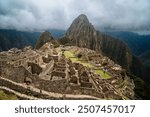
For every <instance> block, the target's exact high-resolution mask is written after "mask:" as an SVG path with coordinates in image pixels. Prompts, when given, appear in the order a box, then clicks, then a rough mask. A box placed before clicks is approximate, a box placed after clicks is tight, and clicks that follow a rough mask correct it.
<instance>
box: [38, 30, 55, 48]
mask: <svg viewBox="0 0 150 117" xmlns="http://www.w3.org/2000/svg"><path fill="white" fill-rule="evenodd" d="M51 41H54V38H53V37H52V35H51V33H49V32H48V31H45V32H43V33H42V34H41V35H40V37H39V39H38V40H37V43H36V45H35V49H39V48H41V47H42V46H43V45H44V44H45V43H47V42H51Z"/></svg>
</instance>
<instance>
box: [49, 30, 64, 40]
mask: <svg viewBox="0 0 150 117" xmlns="http://www.w3.org/2000/svg"><path fill="white" fill-rule="evenodd" d="M48 32H50V33H51V34H52V36H53V37H54V38H55V39H58V38H60V37H63V36H64V34H65V32H66V31H65V30H58V29H49V30H48Z"/></svg>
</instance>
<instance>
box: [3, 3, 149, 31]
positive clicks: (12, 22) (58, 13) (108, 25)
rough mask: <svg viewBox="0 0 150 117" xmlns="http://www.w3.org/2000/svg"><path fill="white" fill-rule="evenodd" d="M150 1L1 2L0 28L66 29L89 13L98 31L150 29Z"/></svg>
mask: <svg viewBox="0 0 150 117" xmlns="http://www.w3.org/2000/svg"><path fill="white" fill-rule="evenodd" d="M149 11H150V1H149V0H113V1H112V0H82V1H81V0H80V1H79V0H64V1H62V0H1V1H0V28H9V29H10V28H12V29H17V30H46V29H49V28H55V29H67V28H68V27H69V25H70V23H71V22H72V20H73V19H74V18H75V17H77V16H78V15H79V14H86V15H87V16H88V17H89V19H90V21H91V22H92V23H93V24H94V25H95V27H96V28H97V29H116V30H132V31H137V30H138V31H145V30H150V20H149V19H150V13H149Z"/></svg>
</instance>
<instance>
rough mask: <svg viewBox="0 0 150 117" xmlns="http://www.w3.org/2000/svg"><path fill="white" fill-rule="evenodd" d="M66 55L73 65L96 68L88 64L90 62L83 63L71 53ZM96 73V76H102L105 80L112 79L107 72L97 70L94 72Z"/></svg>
mask: <svg viewBox="0 0 150 117" xmlns="http://www.w3.org/2000/svg"><path fill="white" fill-rule="evenodd" d="M64 55H65V57H66V58H69V59H70V60H71V61H72V62H73V63H80V64H82V65H83V66H86V67H88V68H92V69H95V66H93V65H92V64H90V63H88V61H81V60H80V59H79V58H77V57H75V55H74V54H73V53H72V52H70V51H65V52H64ZM94 71H95V73H96V74H98V75H100V76H101V77H102V78H104V79H108V78H110V75H109V74H108V73H107V72H104V71H103V70H100V69H97V70H94Z"/></svg>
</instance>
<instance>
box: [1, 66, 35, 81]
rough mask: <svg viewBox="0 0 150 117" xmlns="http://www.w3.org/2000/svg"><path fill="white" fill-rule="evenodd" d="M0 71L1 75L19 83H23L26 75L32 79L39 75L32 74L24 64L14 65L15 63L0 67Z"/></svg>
mask: <svg viewBox="0 0 150 117" xmlns="http://www.w3.org/2000/svg"><path fill="white" fill-rule="evenodd" d="M0 71H1V73H0V76H2V77H5V78H8V79H10V80H12V81H15V82H18V83H23V82H24V79H25V78H26V77H29V78H31V79H32V80H35V79H36V77H37V75H33V74H31V73H30V72H29V71H28V70H26V69H25V68H24V67H23V66H19V67H14V66H13V65H5V66H3V67H0Z"/></svg>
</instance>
